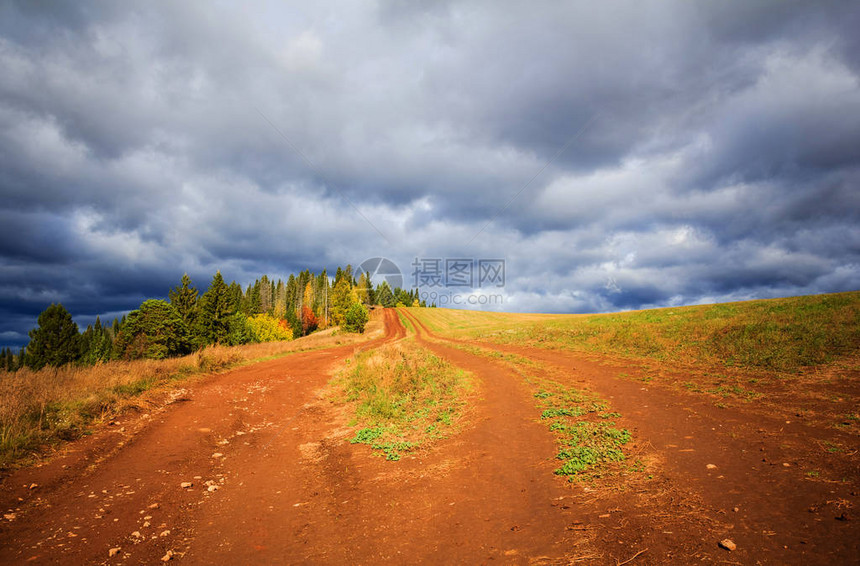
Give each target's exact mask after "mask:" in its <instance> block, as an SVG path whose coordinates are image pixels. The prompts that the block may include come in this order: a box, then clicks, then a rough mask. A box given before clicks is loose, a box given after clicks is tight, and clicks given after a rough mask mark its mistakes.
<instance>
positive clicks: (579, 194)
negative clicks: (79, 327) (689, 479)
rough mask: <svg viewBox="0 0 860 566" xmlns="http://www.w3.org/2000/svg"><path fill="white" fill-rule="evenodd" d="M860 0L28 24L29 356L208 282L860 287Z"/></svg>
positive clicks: (328, 8) (586, 301)
mask: <svg viewBox="0 0 860 566" xmlns="http://www.w3.org/2000/svg"><path fill="white" fill-rule="evenodd" d="M857 29H860V6H858V4H857V3H856V2H851V1H847V0H846V1H844V2H793V1H787V0H774V1H753V2H750V1H749V0H738V1H721V2H713V3H703V2H690V1H688V0H679V1H674V2H673V1H660V2H651V1H642V0H632V1H629V2H608V3H597V2H585V1H583V2H497V1H493V2H490V1H480V2H454V1H452V2H402V1H392V2H386V1H377V2H355V1H344V2H325V3H317V2H300V3H289V4H284V3H281V2H241V3H239V2H236V3H232V2H219V3H211V2H150V1H147V2H140V3H136V4H135V3H113V2H98V3H89V2H75V3H59V2H58V3H53V2H48V1H44V2H32V1H21V2H2V3H0V346H6V345H9V346H14V347H17V346H19V345H20V344H22V343H24V342H26V340H27V338H26V332H27V330H29V329H30V328H32V327H33V326H34V325H35V318H36V315H37V314H38V313H39V312H40V311H42V310H43V309H44V308H45V307H47V306H48V305H49V304H50V303H52V302H62V303H63V304H64V305H65V306H66V307H67V308H68V309H69V310H70V311H71V312H72V314H73V315H74V316H75V319H76V320H77V321H78V322H79V323H81V324H86V323H89V322H91V321H92V320H93V318H94V317H95V315H97V314H100V315H102V316H108V317H110V318H112V317H113V316H114V314H116V313H120V312H123V311H127V310H129V309H132V308H135V307H136V306H137V305H139V304H140V302H141V301H142V300H143V299H145V298H149V297H163V296H165V295H166V292H167V289H168V288H169V287H171V286H173V285H175V284H176V283H177V282H178V280H179V278H180V276H181V275H182V273H183V272H188V273H189V274H190V275H191V276H192V278H193V279H194V280H195V282H196V283H197V284H198V286H201V287H205V286H206V285H207V284H208V281H209V279H210V278H211V275H212V274H213V273H214V271H215V270H216V269H220V270H221V271H222V273H223V274H224V276H225V277H226V278H227V279H228V280H231V279H235V280H237V281H239V282H240V283H243V284H246V283H248V282H249V281H252V280H253V279H255V278H257V277H258V276H260V275H262V274H264V273H266V274H269V275H274V276H286V275H287V274H289V273H290V272H294V271H297V270H300V269H302V268H305V267H307V268H311V269H313V270H320V269H322V268H324V267H328V268H330V269H333V268H334V267H336V266H337V265H344V264H347V263H352V264H353V265H355V264H358V263H361V262H362V260H364V259H366V258H369V257H375V256H384V257H389V258H391V259H393V260H394V261H395V262H396V263H397V264H399V265H400V266H401V268H402V269H403V271H404V272H406V274H407V277H406V278H407V281H408V280H409V279H410V277H409V272H410V269H411V268H410V264H411V263H412V261H413V259H414V258H416V257H418V258H475V259H480V258H505V260H506V261H507V270H506V271H507V281H506V286H505V288H504V290H503V294H504V304H503V305H501V306H496V307H495V308H502V309H505V310H511V311H547V312H594V311H614V310H622V309H631V308H641V307H648V306H666V305H678V304H692V303H701V302H714V301H725V300H738V299H748V298H764V297H776V296H789V295H798V294H810V293H820V292H835V291H847V290H856V289H860V35H858V34H857V32H856V30H857Z"/></svg>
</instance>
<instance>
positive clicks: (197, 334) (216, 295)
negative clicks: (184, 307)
mask: <svg viewBox="0 0 860 566" xmlns="http://www.w3.org/2000/svg"><path fill="white" fill-rule="evenodd" d="M232 302H233V301H231V298H230V293H229V289H228V287H227V284H226V283H224V278H223V277H222V276H221V272H220V271H218V272H216V273H215V276H214V277H213V278H212V283H211V284H210V285H209V289H207V290H206V292H205V293H203V296H202V297H200V302H199V303H198V307H199V308H198V311H197V321H196V323H195V325H194V341H195V343H196V344H197V345H198V346H206V345H209V344H216V343H226V342H227V336H228V335H229V333H230V328H229V326H230V320H229V319H230V316H231V315H232V314H233V312H234V310H233V305H232Z"/></svg>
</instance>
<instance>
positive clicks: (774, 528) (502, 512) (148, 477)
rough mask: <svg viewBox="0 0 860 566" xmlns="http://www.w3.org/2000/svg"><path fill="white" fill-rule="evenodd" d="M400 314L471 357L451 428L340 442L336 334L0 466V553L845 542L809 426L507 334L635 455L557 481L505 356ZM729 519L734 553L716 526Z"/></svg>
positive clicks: (521, 557)
mask: <svg viewBox="0 0 860 566" xmlns="http://www.w3.org/2000/svg"><path fill="white" fill-rule="evenodd" d="M381 316H382V317H383V319H384V323H385V332H384V333H383V335H382V336H381V337H379V338H376V339H374V340H371V341H369V342H365V343H364V344H363V345H362V346H360V347H361V348H373V347H376V346H379V345H381V344H383V343H386V342H391V341H395V340H400V339H403V338H404V336H405V335H406V331H405V329H404V327H403V326H402V325H401V323H400V321H399V319H398V316H397V313H396V312H395V311H393V310H386V311H384V312H383V314H382V315H381ZM408 316H410V320H411V322H412V325H413V326H414V327H415V328H416V329H417V331H418V332H417V337H416V339H417V340H418V341H419V342H420V343H422V344H423V345H424V346H425V347H427V348H429V349H431V350H433V351H434V352H435V353H437V354H438V355H441V356H444V357H445V358H447V359H448V360H450V361H451V362H452V363H454V364H456V365H458V366H460V367H462V368H464V369H466V370H468V371H470V372H472V374H473V375H474V376H475V378H476V379H475V381H476V383H477V391H476V392H475V395H474V398H473V399H472V400H471V403H470V407H471V408H470V409H469V412H468V413H467V418H466V424H465V425H464V426H463V429H462V430H461V432H460V433H459V434H457V435H454V436H452V437H450V438H448V439H445V440H442V441H440V442H438V443H437V444H436V445H435V446H434V447H433V448H432V449H430V450H427V451H422V452H418V453H415V454H411V455H405V456H404V457H403V459H402V460H400V461H398V462H388V461H385V460H383V459H382V458H380V457H379V456H378V455H376V454H373V453H372V452H371V450H370V449H369V448H368V447H367V446H364V445H352V444H349V443H348V442H347V440H348V438H350V437H351V436H352V434H353V429H352V428H350V427H348V426H347V425H348V420H349V416H348V415H346V414H344V413H343V409H342V408H341V407H340V406H339V405H336V404H334V403H332V402H331V401H330V400H329V398H328V397H326V396H325V395H324V388H325V386H326V383H327V382H328V381H329V379H330V378H331V373H332V372H333V371H335V370H336V369H337V368H339V367H342V365H343V363H344V362H345V360H346V359H347V358H349V357H350V356H351V355H353V353H354V352H355V350H356V348H357V347H356V346H354V345H351V346H338V347H332V348H329V349H325V350H315V351H310V352H301V353H295V354H291V355H289V356H286V357H283V358H280V359H277V360H272V361H269V362H264V363H259V364H256V365H252V366H247V367H243V368H239V369H236V370H233V371H230V372H227V373H223V374H219V375H215V376H211V377H209V378H207V379H205V380H203V381H200V382H197V383H195V384H193V385H191V386H188V388H187V390H184V391H179V392H177V393H176V395H175V400H174V402H172V403H170V404H168V405H167V406H165V407H164V408H163V409H160V410H158V411H155V412H153V413H152V414H149V415H129V416H127V417H126V418H125V419H124V420H123V421H121V422H120V423H119V424H118V425H116V426H113V427H104V428H103V429H102V430H100V431H97V433H96V434H94V435H93V436H92V437H90V438H87V439H85V440H83V441H79V442H76V443H72V444H71V445H70V446H69V447H68V449H67V450H66V451H64V453H62V454H61V455H59V456H58V457H56V458H53V459H52V460H51V461H50V462H48V463H47V464H45V465H43V466H41V467H38V468H31V469H24V470H19V471H17V472H15V473H14V474H12V475H11V476H9V477H6V478H4V480H3V481H2V484H0V505H2V507H3V510H4V514H6V515H11V516H12V518H11V519H9V518H8V517H7V518H6V519H5V520H4V521H2V522H0V563H2V564H21V563H34V564H48V563H59V564H120V563H122V564H153V563H159V561H161V560H162V559H169V560H170V562H174V561H175V562H182V563H190V564H213V563H216V564H250V563H258V564H301V563H314V564H380V563H388V564H402V563H410V564H413V563H433V564H439V563H468V564H475V563H477V564H480V563H491V562H492V563H500V564H510V563H515V564H530V563H545V564H567V563H576V564H617V563H622V562H624V561H625V560H630V559H631V558H632V561H630V562H628V563H630V564H661V563H669V562H672V563H741V564H755V563H764V564H778V563H797V564H801V563H804V564H809V563H838V564H844V563H852V562H857V561H858V559H859V558H858V556H860V554H858V552H859V551H860V548H858V542H857V541H858V540H860V532H858V527H857V525H858V522H857V516H856V514H854V513H855V512H854V511H853V509H850V508H849V507H848V506H850V505H853V504H854V502H855V501H856V497H855V495H856V494H853V493H851V491H850V490H851V489H856V486H857V483H856V479H857V470H856V469H853V471H852V469H851V468H850V467H849V468H848V469H847V470H845V469H841V468H840V470H841V471H840V473H847V474H849V475H850V481H849V482H848V483H845V482H836V480H832V481H833V482H835V483H829V482H825V481H809V479H808V478H807V476H805V475H804V473H803V471H802V469H806V468H802V469H801V466H800V465H799V463H798V462H797V461H796V460H797V458H789V457H788V456H789V455H792V454H795V451H796V450H806V452H803V454H806V453H807V452H809V453H810V454H811V453H812V450H811V449H810V448H809V446H805V447H804V446H803V444H804V442H805V441H806V444H807V445H808V444H809V442H808V439H809V438H818V437H817V436H814V435H813V436H808V435H809V434H812V433H811V432H810V431H807V430H805V429H802V428H796V427H792V426H790V425H786V424H785V423H782V424H781V423H773V422H763V421H761V420H760V419H761V418H760V417H756V418H757V419H759V420H755V421H748V420H747V419H746V415H744V414H743V413H735V412H728V413H726V412H721V413H719V414H718V415H714V414H712V413H713V412H714V410H713V407H712V406H711V407H710V408H709V407H707V406H705V404H701V406H700V405H697V404H696V403H694V402H693V401H695V399H687V398H686V397H684V398H680V397H678V394H677V393H674V392H670V391H667V390H660V389H658V388H649V387H645V388H643V387H642V383H640V382H636V381H631V380H625V379H619V378H618V377H617V375H618V373H619V372H618V369H619V368H617V367H612V366H606V365H601V364H598V363H595V362H593V361H589V360H584V359H578V358H576V357H571V356H570V355H567V354H563V353H556V352H546V351H533V350H526V349H524V348H520V349H516V348H514V349H512V350H517V353H519V354H522V355H525V356H528V357H532V358H533V359H535V360H538V361H539V362H541V363H542V366H541V367H542V368H544V369H542V370H541V371H545V372H547V374H548V375H551V376H552V378H553V379H556V380H559V381H561V380H567V382H569V383H571V384H576V385H577V386H580V387H587V388H593V389H595V390H597V391H599V392H601V393H602V394H603V395H604V396H605V397H607V398H609V399H610V400H611V402H612V404H613V408H615V409H617V410H618V411H620V412H622V413H623V414H624V415H625V417H624V422H623V423H621V424H622V425H623V426H627V427H628V428H630V429H631V430H632V431H633V433H634V438H635V440H636V446H635V447H634V448H633V450H635V451H636V453H637V456H639V457H641V458H642V459H643V461H645V462H646V463H647V467H646V469H645V470H644V471H643V472H642V473H639V474H633V475H632V476H630V477H628V478H625V479H624V481H623V482H619V480H618V479H617V478H616V479H608V480H607V484H606V485H600V484H593V485H579V484H568V483H567V482H566V481H565V480H563V479H561V478H559V477H556V476H554V475H553V474H552V471H553V469H554V468H556V467H557V463H556V461H554V459H553V456H554V454H555V451H556V450H555V444H554V439H553V438H552V436H551V435H550V434H549V433H548V431H547V429H546V427H545V425H544V424H542V423H540V422H539V419H538V418H537V417H538V413H537V412H536V409H535V404H534V398H533V397H532V394H531V391H530V390H529V389H528V388H527V387H526V385H525V384H524V383H523V381H522V378H521V377H520V376H519V375H518V374H517V372H516V371H515V370H514V369H513V368H511V367H508V366H506V364H504V363H501V362H498V361H493V360H490V359H488V358H486V357H483V356H477V355H474V354H471V353H467V352H465V351H463V350H461V349H458V348H456V347H454V346H456V344H452V343H451V342H449V341H445V340H442V339H440V338H439V337H434V336H433V335H432V333H430V332H429V331H428V330H427V329H426V328H425V327H423V326H422V325H421V324H420V322H419V321H418V320H416V319H415V318H414V317H412V316H411V315H408ZM760 429H761V430H763V431H764V432H759V430H760ZM817 434H819V436H821V435H820V432H819V433H817ZM804 457H806V456H804ZM810 457H811V456H810ZM763 458H764V459H765V462H762V461H761V460H762V459H763ZM837 460H838V462H837ZM852 461H853V460H852ZM783 462H785V463H788V464H789V466H783V465H782V463H783ZM709 463H713V464H716V465H717V468H715V469H713V470H709V469H708V468H707V467H706V466H707V464H709ZM825 464H826V462H825ZM843 464H844V459H837V458H835V457H834V462H833V463H832V466H831V468H832V470H831V468H825V467H823V466H822V467H821V469H822V472H823V473H824V474H829V473H831V472H832V473H836V471H833V470H837V468H838V466H839V465H843ZM851 474H853V475H851ZM32 484H36V485H35V486H34V487H33V488H32V489H31V488H30V486H31V485H32ZM187 484H191V485H187ZM183 485H186V487H183ZM840 506H841V507H840ZM734 508H737V509H738V510H737V511H734ZM813 508H814V510H813V511H810V509H813ZM840 513H841V515H842V518H843V519H845V520H837V519H836V517H837V516H839V515H840ZM727 537H730V538H733V539H734V540H735V541H736V542H737V543H738V549H737V550H735V551H734V552H729V551H726V550H723V549H720V548H718V547H717V542H718V541H719V540H721V539H722V538H727Z"/></svg>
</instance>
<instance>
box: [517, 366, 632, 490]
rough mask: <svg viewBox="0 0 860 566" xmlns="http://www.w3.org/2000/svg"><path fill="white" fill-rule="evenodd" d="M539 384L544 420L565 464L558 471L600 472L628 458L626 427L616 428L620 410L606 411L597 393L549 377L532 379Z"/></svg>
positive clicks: (567, 473) (565, 473)
mask: <svg viewBox="0 0 860 566" xmlns="http://www.w3.org/2000/svg"><path fill="white" fill-rule="evenodd" d="M529 381H530V382H532V383H533V384H537V385H538V391H537V392H536V393H535V394H534V396H535V398H536V399H537V400H538V407H539V408H541V409H542V410H543V411H542V412H541V420H543V421H546V422H547V423H548V426H549V429H550V430H551V431H552V432H553V433H554V434H555V435H556V438H557V439H558V443H559V447H560V448H559V452H558V454H557V455H556V458H558V459H559V460H561V461H562V462H563V464H562V465H561V467H560V468H558V469H557V470H556V471H555V473H556V474H558V475H560V476H567V477H569V478H570V479H571V480H575V479H580V478H582V477H585V476H586V475H590V476H592V477H593V476H596V475H600V473H602V472H603V470H604V469H605V468H606V466H607V465H608V464H609V463H611V462H621V461H623V460H624V459H625V455H624V451H623V450H622V446H624V445H625V444H627V443H628V442H630V440H631V436H630V432H628V431H627V429H620V428H617V427H616V425H615V422H614V421H611V420H608V419H612V418H617V417H619V416H620V415H619V414H618V413H608V412H606V411H607V409H608V406H607V404H606V402H605V401H603V400H602V399H600V398H599V397H598V396H597V395H595V394H593V393H590V392H587V391H582V390H579V389H575V388H572V387H566V386H564V385H561V384H560V383H556V382H554V381H551V380H548V379H540V380H537V379H529Z"/></svg>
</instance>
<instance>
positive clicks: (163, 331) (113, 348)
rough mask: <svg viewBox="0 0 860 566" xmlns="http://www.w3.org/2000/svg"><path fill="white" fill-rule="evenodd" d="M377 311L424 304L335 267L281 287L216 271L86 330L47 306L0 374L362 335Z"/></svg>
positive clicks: (0, 360)
mask: <svg viewBox="0 0 860 566" xmlns="http://www.w3.org/2000/svg"><path fill="white" fill-rule="evenodd" d="M375 305H379V306H383V307H394V306H426V304H424V303H423V302H422V301H420V300H419V298H418V290H417V289H415V290H410V291H405V290H403V289H400V288H394V289H392V288H391V287H390V286H389V285H388V284H387V283H386V282H382V283H381V284H379V285H377V286H375V287H374V286H373V283H372V282H371V280H370V278H369V277H368V276H367V275H366V274H365V273H361V274H360V275H359V276H358V278H356V277H355V275H354V274H353V271H352V267H351V266H349V265H347V266H346V267H345V268H340V267H338V268H337V272H336V274H335V276H334V278H333V279H332V278H331V277H329V275H328V273H327V272H326V271H325V270H323V271H322V273H319V274H315V273H313V272H311V271H310V270H305V271H302V272H301V273H299V274H298V275H290V276H289V278H288V279H287V280H286V281H283V280H282V279H277V280H274V279H270V278H269V277H268V276H266V275H264V276H262V277H261V278H259V279H257V280H256V281H254V283H252V284H249V285H248V286H247V287H246V288H244V289H243V288H242V286H241V285H239V284H238V283H236V282H235V281H233V282H231V283H229V284H228V283H226V282H225V281H224V278H223V277H222V276H221V272H220V271H219V272H216V273H215V275H214V276H213V277H212V281H211V282H210V283H209V287H208V288H207V289H206V291H205V292H203V293H202V294H201V293H200V292H199V291H198V289H197V288H195V287H194V284H193V282H192V281H191V278H190V277H189V276H188V274H185V275H183V276H182V278H181V280H180V282H179V284H178V285H177V286H176V287H174V288H173V289H170V291H169V293H168V300H161V299H149V300H146V301H144V302H143V303H142V304H141V305H140V307H138V308H137V309H136V310H133V311H131V312H130V313H128V314H127V315H125V316H123V317H122V318H115V319H114V320H113V322H111V323H103V322H102V321H101V319H100V318H99V317H96V320H95V323H94V324H91V325H89V326H87V328H86V330H84V331H83V332H80V329H79V328H78V325H77V324H76V323H75V322H74V321H73V320H72V315H71V314H70V313H69V312H68V311H67V310H66V309H65V307H63V305H62V304H52V305H50V306H49V307H48V308H46V309H45V310H44V311H43V312H42V313H41V314H40V315H39V317H38V319H37V327H36V328H34V329H33V330H31V331H30V333H29V337H30V341H29V343H28V344H27V345H26V346H24V347H23V348H21V350H20V351H19V352H18V353H17V354H15V353H13V352H12V350H11V349H10V348H5V349H4V350H3V351H0V369H5V370H6V371H16V370H17V369H19V368H21V367H29V368H32V369H40V368H42V367H45V366H55V367H58V366H62V365H65V364H69V363H75V364H79V365H94V364H98V363H101V362H106V361H109V360H134V359H141V358H150V359H163V358H167V357H173V356H182V355H186V354H189V353H191V352H194V351H196V350H199V349H201V348H204V347H206V346H209V345H212V344H222V345H229V346H235V345H240V344H250V343H257V342H270V341H276V340H292V339H293V338H297V337H300V336H306V335H308V334H310V333H312V332H314V331H316V330H319V329H324V328H328V327H331V326H339V327H340V328H341V330H343V331H345V332H359V333H360V332H364V328H365V325H366V323H367V321H368V318H369V314H368V308H369V307H373V306H375Z"/></svg>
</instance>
